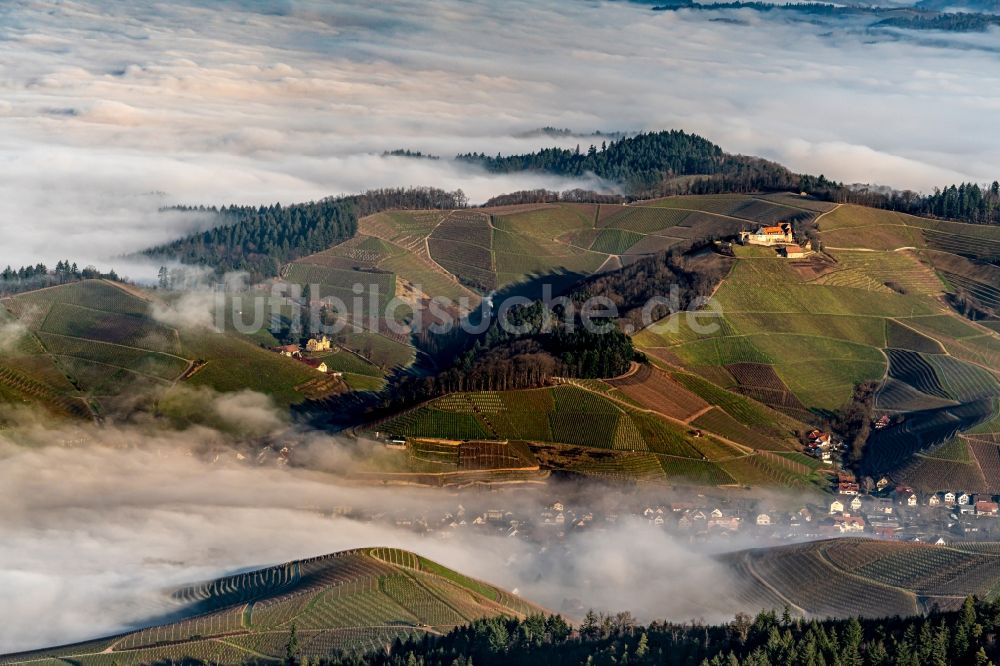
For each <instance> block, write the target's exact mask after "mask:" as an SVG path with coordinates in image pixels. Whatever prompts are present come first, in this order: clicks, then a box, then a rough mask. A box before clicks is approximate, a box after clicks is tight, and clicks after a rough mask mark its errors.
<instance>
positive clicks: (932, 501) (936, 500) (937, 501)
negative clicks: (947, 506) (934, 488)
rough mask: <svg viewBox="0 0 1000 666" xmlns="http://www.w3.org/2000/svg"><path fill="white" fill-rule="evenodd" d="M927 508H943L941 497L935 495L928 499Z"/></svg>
mask: <svg viewBox="0 0 1000 666" xmlns="http://www.w3.org/2000/svg"><path fill="white" fill-rule="evenodd" d="M927 506H941V496H940V495H937V494H934V495H931V496H930V497H928V498H927Z"/></svg>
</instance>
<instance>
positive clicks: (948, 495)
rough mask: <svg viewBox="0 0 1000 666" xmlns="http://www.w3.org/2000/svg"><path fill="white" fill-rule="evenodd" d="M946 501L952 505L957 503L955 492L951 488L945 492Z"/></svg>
mask: <svg viewBox="0 0 1000 666" xmlns="http://www.w3.org/2000/svg"><path fill="white" fill-rule="evenodd" d="M944 503H945V504H947V505H948V506H951V505H952V504H954V503H955V493H953V492H951V491H950V490H949V491H948V492H946V493H945V494H944Z"/></svg>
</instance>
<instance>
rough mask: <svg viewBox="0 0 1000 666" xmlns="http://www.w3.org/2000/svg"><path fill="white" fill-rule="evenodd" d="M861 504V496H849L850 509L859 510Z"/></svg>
mask: <svg viewBox="0 0 1000 666" xmlns="http://www.w3.org/2000/svg"><path fill="white" fill-rule="evenodd" d="M861 504H862V502H861V497H859V496H857V495H855V496H854V497H852V498H851V511H860V510H861Z"/></svg>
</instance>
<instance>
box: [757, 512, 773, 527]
mask: <svg viewBox="0 0 1000 666" xmlns="http://www.w3.org/2000/svg"><path fill="white" fill-rule="evenodd" d="M770 524H771V516H769V515H767V514H766V513H759V514H757V525H758V526H759V527H767V526H768V525H770Z"/></svg>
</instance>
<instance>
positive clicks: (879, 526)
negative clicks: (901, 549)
mask: <svg viewBox="0 0 1000 666" xmlns="http://www.w3.org/2000/svg"><path fill="white" fill-rule="evenodd" d="M870 526H871V529H872V532H873V533H874V534H875V536H879V537H883V538H886V539H895V538H896V537H897V536H898V535H899V531H900V530H901V529H902V528H901V527H900V525H899V522H898V521H896V520H895V519H885V520H872V521H870Z"/></svg>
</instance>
